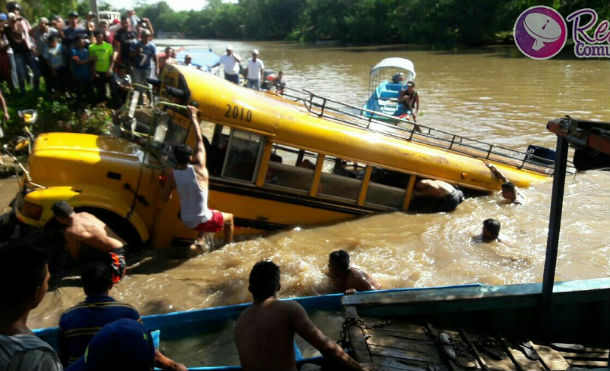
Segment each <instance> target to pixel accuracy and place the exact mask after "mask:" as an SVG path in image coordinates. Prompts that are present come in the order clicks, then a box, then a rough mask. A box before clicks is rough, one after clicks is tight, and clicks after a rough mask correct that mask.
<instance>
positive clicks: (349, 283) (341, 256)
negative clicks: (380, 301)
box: [328, 250, 381, 294]
mask: <svg viewBox="0 0 610 371" xmlns="http://www.w3.org/2000/svg"><path fill="white" fill-rule="evenodd" d="M328 273H329V276H330V280H331V282H332V284H333V286H335V288H336V289H337V290H339V291H340V292H345V293H348V294H351V293H354V292H355V291H371V290H380V289H381V285H380V284H379V283H378V282H377V281H375V279H374V278H373V277H371V276H369V274H368V273H366V272H364V271H361V270H360V269H357V268H354V267H350V266H349V254H348V253H347V251H345V250H336V251H333V252H331V253H330V255H329V256H328Z"/></svg>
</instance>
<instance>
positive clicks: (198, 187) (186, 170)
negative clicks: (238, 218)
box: [161, 106, 233, 244]
mask: <svg viewBox="0 0 610 371" xmlns="http://www.w3.org/2000/svg"><path fill="white" fill-rule="evenodd" d="M188 109H189V111H190V114H191V125H192V126H193V128H194V130H195V140H196V142H195V150H194V151H193V150H192V149H191V147H189V146H188V145H186V144H180V145H178V146H174V157H175V160H176V169H172V168H168V169H166V170H165V171H164V174H163V179H165V184H164V186H163V189H162V190H161V199H162V200H164V201H167V200H169V197H170V195H171V193H172V190H173V189H174V188H176V189H177V190H178V195H179V196H180V219H182V223H184V225H186V226H187V227H188V228H191V229H195V230H197V231H199V232H201V233H203V232H208V233H216V232H218V231H220V230H223V231H224V242H225V244H227V243H231V242H232V241H233V214H230V213H223V212H220V211H218V210H210V209H208V189H209V173H208V169H207V168H206V153H205V147H204V144H203V135H202V133H201V128H200V127H199V119H198V118H197V114H198V113H199V111H198V110H197V108H196V107H194V106H188Z"/></svg>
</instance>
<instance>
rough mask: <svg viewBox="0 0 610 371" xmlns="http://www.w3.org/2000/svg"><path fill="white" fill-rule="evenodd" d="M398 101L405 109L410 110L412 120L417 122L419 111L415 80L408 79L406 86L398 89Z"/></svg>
mask: <svg viewBox="0 0 610 371" xmlns="http://www.w3.org/2000/svg"><path fill="white" fill-rule="evenodd" d="M398 101H399V102H401V103H402V104H403V106H404V107H405V109H407V110H408V111H411V114H412V115H413V121H415V122H417V114H418V113H419V94H418V93H417V90H415V82H413V81H409V82H408V83H407V88H406V89H404V90H401V91H400V94H399V95H398Z"/></svg>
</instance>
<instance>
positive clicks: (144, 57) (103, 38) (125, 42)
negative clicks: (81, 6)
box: [0, 2, 159, 106]
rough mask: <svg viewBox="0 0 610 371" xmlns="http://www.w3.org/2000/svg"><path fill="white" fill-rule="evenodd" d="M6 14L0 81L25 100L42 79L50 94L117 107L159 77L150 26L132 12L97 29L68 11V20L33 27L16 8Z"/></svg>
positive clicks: (1, 22)
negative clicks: (133, 90) (136, 88)
mask: <svg viewBox="0 0 610 371" xmlns="http://www.w3.org/2000/svg"><path fill="white" fill-rule="evenodd" d="M6 10H7V13H0V32H1V36H0V78H1V79H2V80H4V81H6V82H7V83H8V86H9V89H10V90H11V93H16V90H17V88H18V89H19V93H20V94H21V96H25V95H26V85H27V84H29V83H31V85H32V90H33V92H34V93H37V92H38V90H39V85H40V78H41V77H42V78H43V79H44V82H45V88H46V92H47V93H49V94H55V95H59V94H63V93H68V94H71V95H72V96H73V97H74V99H75V100H77V101H79V102H88V103H94V104H97V103H102V102H106V103H108V104H111V105H115V106H116V105H120V104H121V103H122V102H121V97H124V91H125V90H126V89H128V88H129V87H131V85H132V83H138V84H143V85H145V84H147V77H152V76H154V75H155V74H156V73H158V72H159V71H158V68H156V67H155V66H157V59H158V58H157V49H156V47H155V45H154V43H152V41H151V40H152V36H153V35H154V28H153V25H152V24H151V22H150V21H149V20H148V19H146V18H142V19H140V18H138V16H137V15H136V14H135V12H134V11H133V10H131V11H129V12H128V13H126V14H125V15H124V16H123V17H122V19H121V20H118V19H114V20H113V21H109V20H105V19H101V20H99V22H98V23H97V24H96V23H95V21H94V20H95V14H93V13H89V14H88V15H87V16H86V19H84V20H81V17H80V15H79V14H78V13H77V12H74V11H73V12H71V13H70V14H68V17H67V20H64V19H63V18H62V17H61V16H59V15H55V16H53V17H52V18H51V20H49V18H47V17H40V18H39V19H38V21H37V23H35V24H34V25H32V24H31V23H30V22H29V21H28V19H26V18H25V17H24V15H23V14H22V9H21V6H20V5H19V4H17V3H15V2H9V3H7V9H6ZM109 93H110V94H109Z"/></svg>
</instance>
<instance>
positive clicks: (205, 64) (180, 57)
mask: <svg viewBox="0 0 610 371" xmlns="http://www.w3.org/2000/svg"><path fill="white" fill-rule="evenodd" d="M187 54H189V55H190V56H191V58H192V61H191V64H192V65H193V66H195V67H197V68H200V69H202V70H204V71H209V70H210V69H209V66H213V65H214V64H216V63H218V60H219V59H220V57H219V56H218V54H216V53H214V51H212V49H208V50H205V49H190V48H187V49H186V50H183V51H181V52H179V53H178V54H176V60H177V61H178V63H180V64H181V63H183V61H184V57H185V56H186V55H187Z"/></svg>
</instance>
